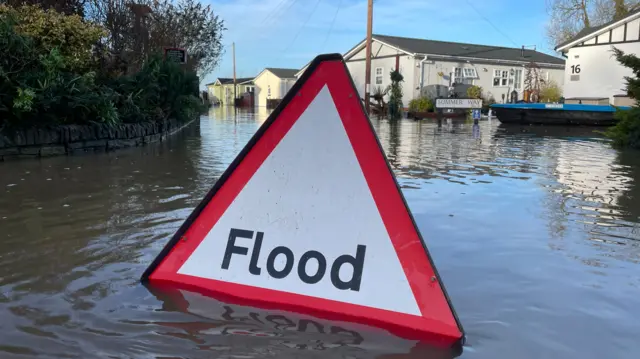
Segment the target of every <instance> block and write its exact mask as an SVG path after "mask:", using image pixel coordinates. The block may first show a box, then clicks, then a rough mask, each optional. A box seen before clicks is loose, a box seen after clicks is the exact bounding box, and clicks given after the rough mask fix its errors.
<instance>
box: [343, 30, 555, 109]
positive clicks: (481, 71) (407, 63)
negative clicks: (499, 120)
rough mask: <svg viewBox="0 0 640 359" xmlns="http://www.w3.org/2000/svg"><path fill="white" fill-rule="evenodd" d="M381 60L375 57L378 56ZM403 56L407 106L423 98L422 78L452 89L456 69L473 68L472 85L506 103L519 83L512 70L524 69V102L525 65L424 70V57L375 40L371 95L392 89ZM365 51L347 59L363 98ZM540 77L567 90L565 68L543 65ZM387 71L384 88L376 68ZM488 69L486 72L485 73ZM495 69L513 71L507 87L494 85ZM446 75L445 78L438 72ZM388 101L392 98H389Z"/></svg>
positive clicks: (450, 64) (433, 64)
mask: <svg viewBox="0 0 640 359" xmlns="http://www.w3.org/2000/svg"><path fill="white" fill-rule="evenodd" d="M376 54H377V55H378V57H373V56H375V55H376ZM397 54H400V73H401V74H402V75H403V76H404V82H403V83H402V90H403V99H402V102H403V104H404V106H405V107H407V106H408V105H409V101H411V100H412V99H414V98H417V97H418V96H420V93H421V88H420V84H421V79H422V81H423V83H422V85H423V88H424V87H426V86H428V85H443V86H447V87H448V86H449V84H450V81H449V79H450V74H451V73H452V72H453V69H454V68H456V67H461V68H464V67H473V68H475V69H476V73H477V75H478V78H476V79H473V81H472V84H473V85H478V86H481V87H482V88H483V93H484V94H485V96H487V97H488V96H493V98H494V99H495V100H496V102H502V94H504V95H505V102H506V101H508V99H509V97H508V94H509V93H510V92H511V91H513V90H514V85H515V83H516V81H515V80H516V79H515V74H514V75H511V71H510V70H512V69H513V70H514V72H515V70H516V69H521V70H522V73H521V76H520V79H519V80H520V81H519V88H517V89H516V90H517V91H518V99H522V97H523V92H524V78H525V76H526V69H525V68H524V64H522V65H505V64H496V63H489V62H477V63H474V62H466V61H464V62H461V61H444V60H438V59H436V60H431V59H427V61H425V64H424V69H422V67H421V64H420V62H421V60H422V58H414V57H413V56H410V55H407V54H406V53H404V52H399V51H398V50H396V49H394V48H393V47H390V46H386V45H384V44H381V43H379V42H377V41H375V40H374V42H373V46H372V59H371V93H372V94H373V93H374V92H375V88H376V86H381V87H382V88H385V87H387V86H389V84H390V83H391V80H390V78H389V73H390V71H392V70H393V69H395V65H396V58H395V56H396V55H397ZM364 59H365V49H364V48H363V49H361V50H359V51H358V52H356V53H355V54H354V55H353V57H351V58H349V60H347V68H348V69H349V72H350V74H351V77H352V78H353V81H354V83H355V85H356V88H357V89H358V93H359V95H360V97H361V98H364V84H365V61H364ZM539 66H541V68H540V77H541V79H544V80H553V81H554V82H555V83H556V84H557V85H558V86H559V87H560V88H562V87H563V84H564V82H565V76H564V69H563V68H561V67H548V66H544V65H540V64H539ZM378 67H382V68H383V83H382V85H377V84H376V68H378ZM485 69H486V71H485ZM494 70H500V71H503V70H504V71H509V76H508V78H507V84H506V85H505V86H503V85H502V83H501V84H500V85H498V86H494V85H493V77H494V76H493V75H494ZM440 72H442V73H443V76H440V75H439V74H438V73H440ZM386 100H388V96H387V97H386Z"/></svg>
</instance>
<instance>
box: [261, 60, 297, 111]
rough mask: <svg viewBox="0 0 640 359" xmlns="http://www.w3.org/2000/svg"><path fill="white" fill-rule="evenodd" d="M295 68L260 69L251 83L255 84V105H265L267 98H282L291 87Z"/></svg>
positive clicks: (293, 81)
mask: <svg viewBox="0 0 640 359" xmlns="http://www.w3.org/2000/svg"><path fill="white" fill-rule="evenodd" d="M296 72H298V70H297V69H278V68H271V67H267V68H266V69H264V70H262V72H260V74H258V76H256V78H255V79H253V83H254V84H255V99H256V101H255V105H256V106H266V105H267V100H270V99H274V100H275V99H282V98H283V97H284V95H286V93H287V92H288V91H289V89H291V87H292V86H293V84H294V83H295V82H296V80H297V78H296V76H295V74H296Z"/></svg>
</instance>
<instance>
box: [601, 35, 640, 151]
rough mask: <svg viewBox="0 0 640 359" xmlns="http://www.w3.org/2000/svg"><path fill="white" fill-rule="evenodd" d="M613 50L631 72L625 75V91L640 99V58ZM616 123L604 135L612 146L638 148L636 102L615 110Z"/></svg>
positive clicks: (638, 110)
mask: <svg viewBox="0 0 640 359" xmlns="http://www.w3.org/2000/svg"><path fill="white" fill-rule="evenodd" d="M613 52H614V54H615V56H616V59H617V60H618V62H620V63H621V64H622V65H624V66H626V67H628V68H630V69H631V71H632V72H633V75H634V76H633V77H629V76H626V77H625V80H626V85H627V88H626V91H627V94H628V95H629V97H631V98H633V99H635V100H636V101H637V100H638V99H640V78H639V77H640V59H639V58H638V57H637V56H636V55H634V54H625V53H624V52H623V51H621V50H620V49H617V48H615V47H614V48H613ZM615 117H616V119H618V123H617V124H616V125H615V126H613V127H610V128H609V129H607V131H605V135H606V136H607V137H609V138H610V139H611V140H612V144H613V146H614V147H619V148H624V147H631V148H638V149H640V107H638V105H637V103H636V105H634V106H633V107H632V108H631V109H630V110H620V109H619V110H617V111H616V114H615Z"/></svg>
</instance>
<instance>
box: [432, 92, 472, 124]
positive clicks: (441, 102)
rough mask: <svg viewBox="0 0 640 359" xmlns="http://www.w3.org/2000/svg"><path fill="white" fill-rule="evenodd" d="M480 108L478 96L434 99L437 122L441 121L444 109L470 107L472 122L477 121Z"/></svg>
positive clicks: (466, 108)
mask: <svg viewBox="0 0 640 359" xmlns="http://www.w3.org/2000/svg"><path fill="white" fill-rule="evenodd" d="M481 108H482V99H478V98H438V99H436V109H437V114H438V124H440V123H441V121H442V115H443V112H444V110H453V109H463V110H469V109H472V110H473V111H472V117H473V122H474V123H478V121H479V120H480V117H481V115H480V109H481Z"/></svg>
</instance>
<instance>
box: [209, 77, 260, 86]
mask: <svg viewBox="0 0 640 359" xmlns="http://www.w3.org/2000/svg"><path fill="white" fill-rule="evenodd" d="M250 81H253V77H240V78H236V84H242V83H245V82H250ZM216 82H220V85H231V84H233V78H228V77H218V80H217V81H216ZM212 85H213V84H212Z"/></svg>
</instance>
